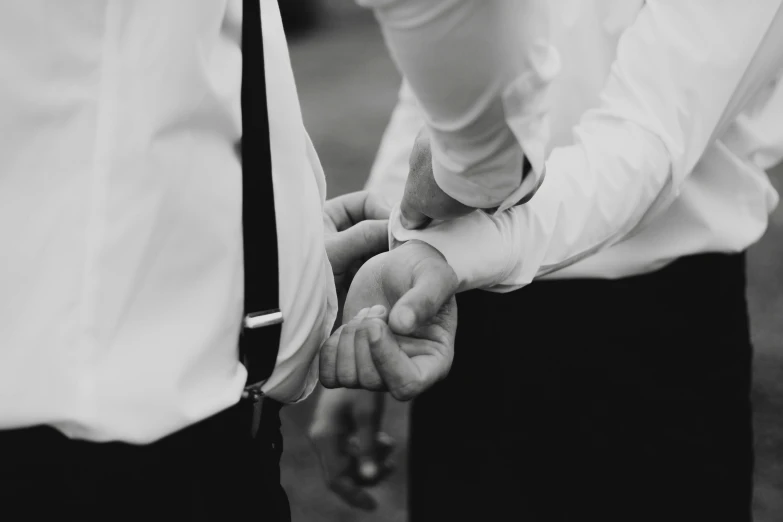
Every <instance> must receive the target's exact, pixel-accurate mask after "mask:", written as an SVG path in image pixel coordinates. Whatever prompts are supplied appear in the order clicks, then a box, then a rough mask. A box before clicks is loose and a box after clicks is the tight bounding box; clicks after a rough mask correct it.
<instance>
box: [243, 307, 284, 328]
mask: <svg viewBox="0 0 783 522" xmlns="http://www.w3.org/2000/svg"><path fill="white" fill-rule="evenodd" d="M282 322H283V312H281V311H280V309H279V308H275V309H273V310H264V311H263V312H253V313H252V314H247V315H246V316H245V319H244V320H243V321H242V326H243V327H244V328H246V329H248V330H255V329H257V328H263V327H265V326H272V325H274V324H282Z"/></svg>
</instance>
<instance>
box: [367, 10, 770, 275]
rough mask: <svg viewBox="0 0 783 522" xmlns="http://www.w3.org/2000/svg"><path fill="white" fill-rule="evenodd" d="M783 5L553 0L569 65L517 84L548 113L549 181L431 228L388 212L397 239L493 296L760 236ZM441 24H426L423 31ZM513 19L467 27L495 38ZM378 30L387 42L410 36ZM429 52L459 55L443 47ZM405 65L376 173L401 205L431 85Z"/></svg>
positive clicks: (554, 26) (645, 267) (553, 17)
mask: <svg viewBox="0 0 783 522" xmlns="http://www.w3.org/2000/svg"><path fill="white" fill-rule="evenodd" d="M433 1H436V0H433ZM402 3H404V2H402ZM402 3H399V4H398V3H396V2H395V0H390V1H389V2H386V3H385V4H384V6H385V8H386V9H392V8H394V6H395V5H402ZM444 3H454V2H453V0H447V1H446V2H444ZM782 3H783V2H781V1H779V0H754V1H752V2H714V1H711V0H688V1H685V2H684V1H681V0H648V1H646V2H644V1H642V0H589V1H586V0H553V1H550V2H547V5H548V6H549V12H548V13H547V14H546V20H544V21H543V22H542V23H544V24H546V25H547V26H548V27H549V35H550V41H551V44H552V45H553V46H554V47H555V49H556V50H557V53H558V55H559V60H558V61H559V63H560V69H559V71H558V72H556V73H555V74H553V75H552V77H551V81H550V82H548V83H546V84H542V85H541V88H540V89H541V93H542V94H541V96H539V97H536V96H535V95H533V94H531V93H523V94H524V96H523V98H524V99H526V100H543V102H542V103H544V104H545V106H546V107H547V108H548V110H549V116H548V120H549V125H548V127H547V128H548V131H549V134H548V135H547V136H546V138H547V139H548V140H549V142H548V145H547V159H546V162H545V173H546V177H545V181H544V183H543V185H542V186H541V188H540V189H539V190H538V192H537V193H536V194H535V196H534V197H533V199H532V200H531V201H530V202H529V203H527V204H525V205H521V206H516V207H514V208H512V209H510V210H506V211H502V212H497V213H494V214H488V213H486V212H483V211H477V212H474V213H472V214H470V215H468V216H465V217H463V218H459V219H457V220H454V221H451V222H447V223H435V224H433V225H431V226H430V227H428V228H427V229H426V230H424V231H406V230H404V229H403V228H402V226H401V224H400V223H399V220H398V219H397V217H396V216H397V215H393V216H392V221H391V224H390V228H391V232H392V234H393V236H394V237H395V238H396V240H398V241H404V240H407V239H412V238H417V239H421V240H424V241H427V242H429V243H430V244H432V245H433V246H435V247H436V248H438V249H439V250H440V251H441V252H443V253H444V255H445V256H446V258H447V259H448V260H449V262H450V263H451V264H452V266H453V267H454V268H455V270H456V272H457V274H458V276H459V278H460V282H461V287H462V289H469V288H479V287H481V288H487V289H491V290H495V291H509V290H513V289H516V288H519V287H521V286H524V285H526V284H528V283H530V282H531V281H532V280H533V279H534V278H537V277H562V278H567V277H572V278H573V277H591V278H618V277H624V276H628V275H633V274H639V273H644V272H648V271H651V270H655V269H657V268H660V267H662V266H664V265H665V264H667V263H669V262H671V261H672V260H674V259H676V258H678V257H681V256H684V255H688V254H695V253H700V252H738V251H742V250H744V249H745V248H747V247H748V246H749V245H751V244H752V243H754V242H755V241H756V240H757V239H758V238H759V237H760V236H761V235H762V234H763V232H764V230H765V229H766V226H767V220H768V215H769V213H770V212H771V211H772V210H773V209H774V208H775V206H776V204H777V202H778V195H777V193H776V192H775V190H774V189H773V187H772V186H771V184H770V183H769V180H768V178H767V176H766V173H765V169H768V168H769V167H771V166H772V165H774V164H775V163H777V162H778V161H780V159H781V158H783V81H781V76H782V75H783V8H781V4H782ZM476 8H477V9H478V7H476ZM386 19H387V18H385V17H383V16H379V20H380V21H381V23H385V20H386ZM438 23H439V20H438V19H437V18H433V19H432V20H430V27H425V28H426V29H429V30H432V26H437V24H438ZM445 25H448V24H447V23H446V24H445ZM527 25H529V21H526V23H525V26H527ZM507 27H509V24H502V25H500V26H496V25H490V24H488V23H485V24H484V25H483V26H482V24H479V23H477V24H474V25H472V26H471V29H472V30H474V31H481V32H482V34H492V33H493V32H494V31H499V30H500V31H502V30H507ZM385 34H386V36H387V42H388V43H389V45H390V46H391V47H392V48H395V47H396V46H399V47H404V46H405V45H406V43H405V41H404V39H402V38H399V39H398V38H394V37H393V36H394V33H393V32H389V31H388V30H387V31H385ZM390 35H392V37H390ZM490 39H491V40H499V41H502V40H503V37H497V36H496V35H494V34H492V36H491V37H490ZM435 45H436V43H435ZM430 52H431V53H433V54H435V53H436V52H439V53H441V54H448V53H450V51H449V48H448V47H446V46H444V47H438V48H437V49H433V50H431V51H430ZM520 52H521V53H525V52H527V51H526V50H525V49H521V50H520ZM395 54H397V55H398V56H399V52H397V53H395ZM506 62H507V60H506V58H504V57H501V58H500V59H497V60H496V61H495V62H494V63H495V64H496V66H497V67H505V66H506V65H505V63H506ZM397 63H398V65H400V67H401V69H402V70H403V72H404V73H405V74H406V75H408V77H409V78H408V79H409V81H410V86H411V87H412V91H415V93H416V95H415V97H414V95H413V94H412V92H411V90H409V88H408V86H404V87H403V89H402V92H401V99H400V103H399V105H398V107H397V109H396V110H395V113H394V115H393V117H392V120H391V123H390V126H389V128H388V129H387V132H386V135H385V137H384V141H383V144H382V146H381V149H380V151H379V155H378V158H377V161H376V164H375V166H374V169H373V173H372V176H371V179H370V182H369V186H370V188H377V189H380V190H383V191H388V192H389V193H390V194H393V195H392V199H393V198H395V197H396V198H399V197H400V196H401V193H402V186H403V184H404V177H405V175H406V174H407V157H408V155H409V153H410V145H411V143H412V141H413V137H414V136H415V134H416V132H417V131H418V129H419V127H420V126H421V125H422V124H425V123H428V121H427V119H425V118H423V117H422V116H421V115H420V112H426V110H428V107H427V106H426V105H424V104H421V109H422V110H421V111H420V110H419V108H418V107H417V103H416V99H417V98H419V99H421V98H422V96H425V97H426V96H430V95H434V94H435V93H434V92H432V93H429V92H428V90H427V89H428V88H429V87H428V83H427V82H423V81H418V82H414V81H413V80H412V79H411V78H410V74H409V73H412V74H414V75H416V74H421V71H419V70H417V69H416V68H414V67H411V66H410V64H407V62H406V61H405V60H400V59H398V60H397ZM441 63H448V62H447V61H445V60H444V61H443V62H441ZM462 66H463V67H465V68H466V69H470V68H471V67H473V64H472V62H470V61H467V60H465V61H463V62H462ZM481 67H482V68H486V67H487V65H486V64H482V65H481ZM468 73H469V71H466V73H465V74H468ZM451 88H452V89H454V90H456V89H459V84H454V85H452V87H451ZM508 88H511V89H513V88H514V86H513V85H510V84H509V86H508ZM495 92H496V93H499V92H502V89H497V90H496V91H495ZM504 96H508V94H507V93H506V94H504ZM440 110H441V111H444V110H449V111H451V112H450V113H448V115H449V117H450V118H452V119H454V120H458V119H459V117H460V114H461V112H460V111H461V110H462V108H461V106H460V105H457V104H455V105H454V106H451V105H449V104H448V103H444V104H442V105H441V107H440ZM528 110H529V111H532V112H535V111H536V110H535V109H533V108H529V109H528ZM505 120H506V122H507V124H508V125H510V126H511V127H512V128H513V127H515V126H518V127H519V128H516V129H514V134H515V135H517V136H520V135H525V134H526V133H529V132H530V129H529V128H525V122H524V121H523V120H520V119H515V118H511V117H509V115H508V114H506V117H505ZM539 130H540V129H539ZM468 131H469V129H468ZM467 143H468V144H469V143H470V142H467ZM513 146H516V147H519V148H521V149H522V150H524V149H525V146H526V145H525V143H524V141H522V140H518V143H517V144H514V145H513ZM481 152H482V151H481V150H477V152H476V153H475V154H476V157H481ZM460 154H461V155H462V156H465V155H469V154H470V151H465V150H463V151H461V153H460ZM438 181H440V180H438ZM444 190H445V189H444Z"/></svg>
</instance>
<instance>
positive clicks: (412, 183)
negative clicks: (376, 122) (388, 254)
mask: <svg viewBox="0 0 783 522" xmlns="http://www.w3.org/2000/svg"><path fill="white" fill-rule="evenodd" d="M473 210H475V209H474V208H473V207H469V206H467V205H463V204H462V203H460V202H459V201H457V200H456V199H454V198H452V197H451V196H449V195H448V194H446V193H445V192H443V191H442V190H441V188H440V187H439V186H438V184H437V183H436V182H435V176H434V175H433V173H432V149H431V148H430V138H429V135H428V134H427V131H426V130H425V129H422V130H421V132H419V135H418V136H416V141H415V142H414V144H413V150H412V151H411V157H410V171H409V173H408V180H407V181H406V182H405V194H404V195H403V198H402V202H401V203H400V221H401V222H402V226H403V227H405V228H406V229H408V230H416V229H419V228H424V227H426V226H427V225H428V224H429V223H430V221H432V220H433V219H443V220H448V219H454V218H457V217H460V216H464V215H465V214H469V213H471V212H472V211H473Z"/></svg>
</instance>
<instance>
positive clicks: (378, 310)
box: [367, 305, 386, 317]
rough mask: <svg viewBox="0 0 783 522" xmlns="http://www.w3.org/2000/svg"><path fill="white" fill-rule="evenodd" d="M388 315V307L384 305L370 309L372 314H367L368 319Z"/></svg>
mask: <svg viewBox="0 0 783 522" xmlns="http://www.w3.org/2000/svg"><path fill="white" fill-rule="evenodd" d="M385 313H386V307H385V306H383V305H375V306H373V307H372V308H370V312H369V313H368V314H367V316H368V317H382V316H383V315H384V314H385Z"/></svg>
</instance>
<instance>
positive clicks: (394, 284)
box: [320, 241, 458, 400]
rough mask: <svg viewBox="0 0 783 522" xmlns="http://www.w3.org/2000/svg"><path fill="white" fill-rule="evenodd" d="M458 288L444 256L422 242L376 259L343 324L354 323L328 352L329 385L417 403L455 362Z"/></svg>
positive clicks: (365, 270)
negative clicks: (364, 390) (358, 389)
mask: <svg viewBox="0 0 783 522" xmlns="http://www.w3.org/2000/svg"><path fill="white" fill-rule="evenodd" d="M457 286H458V280H457V276H456V274H455V273H454V270H453V269H452V268H451V266H449V264H448V263H447V262H446V259H445V258H444V257H443V255H441V253H440V252H438V251H437V250H436V249H434V248H433V247H431V246H430V245H427V244H426V243H422V242H420V241H409V242H408V243H405V244H404V245H402V246H400V247H399V248H397V249H395V250H393V251H391V252H388V253H385V254H381V255H378V256H376V257H374V258H372V259H370V260H369V261H368V262H367V263H365V264H364V265H363V266H362V268H361V269H359V271H358V273H357V274H356V277H355V278H354V280H353V283H352V284H351V288H350V290H349V292H348V297H347V299H346V302H345V308H344V311H343V321H344V322H345V321H346V320H348V319H350V321H349V322H348V323H347V324H345V325H343V326H342V327H340V328H339V329H338V330H337V331H335V333H334V334H332V336H331V337H330V338H329V339H328V340H327V341H326V343H325V344H324V345H323V347H322V348H321V365H320V370H321V383H322V384H323V385H324V386H325V387H326V388H338V387H345V388H363V389H366V390H378V391H381V390H388V391H389V392H390V393H391V394H392V395H393V396H394V397H395V398H396V399H398V400H410V399H412V398H413V397H415V396H416V395H418V394H420V393H421V392H423V391H424V390H425V389H427V388H429V387H430V386H432V385H433V384H434V383H435V382H437V381H438V380H440V379H442V378H443V377H445V376H446V374H447V373H448V371H449V369H450V368H451V362H452V360H453V358H454V335H455V333H456V330H457V304H456V300H455V299H454V293H455V292H456V290H457ZM388 310H391V312H390V313H389V312H387V311H388Z"/></svg>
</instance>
